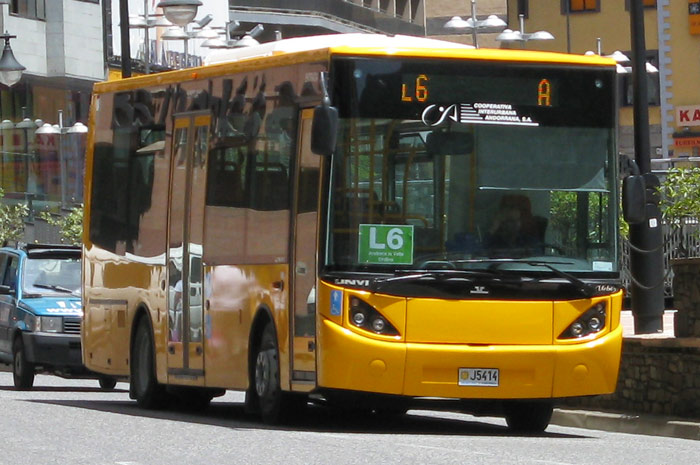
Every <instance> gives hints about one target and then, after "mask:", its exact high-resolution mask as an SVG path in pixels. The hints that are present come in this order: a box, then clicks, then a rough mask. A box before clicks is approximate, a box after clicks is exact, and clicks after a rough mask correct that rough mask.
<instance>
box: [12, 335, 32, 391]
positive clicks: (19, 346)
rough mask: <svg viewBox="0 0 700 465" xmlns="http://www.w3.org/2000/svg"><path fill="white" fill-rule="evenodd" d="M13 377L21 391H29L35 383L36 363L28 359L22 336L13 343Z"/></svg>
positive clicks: (16, 386)
mask: <svg viewBox="0 0 700 465" xmlns="http://www.w3.org/2000/svg"><path fill="white" fill-rule="evenodd" d="M12 379H13V380H14V383H15V388H16V389H19V390H20V391H27V390H29V389H31V388H32V386H33V385H34V365H32V364H31V363H29V362H28V361H27V357H26V354H25V352H24V343H23V342H22V336H18V337H16V338H15V342H14V343H13V344H12Z"/></svg>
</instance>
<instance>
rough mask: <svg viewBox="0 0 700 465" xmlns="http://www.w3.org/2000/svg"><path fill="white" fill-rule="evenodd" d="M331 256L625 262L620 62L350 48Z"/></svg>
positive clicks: (338, 267) (438, 262) (338, 71)
mask: <svg viewBox="0 0 700 465" xmlns="http://www.w3.org/2000/svg"><path fill="white" fill-rule="evenodd" d="M332 76H333V79H334V80H333V91H334V92H335V95H336V101H337V102H340V103H339V105H338V107H339V111H340V116H341V120H340V121H341V123H340V132H339V137H338V145H337V149H336V151H335V153H334V155H333V158H332V167H331V186H330V196H329V200H328V205H327V210H328V222H327V228H326V230H327V237H326V252H325V265H326V269H327V270H335V271H376V272H380V273H382V272H395V271H400V270H406V269H409V270H415V269H431V268H444V269H470V268H479V267H484V266H486V264H490V265H492V264H493V263H497V262H504V263H501V264H499V267H501V268H509V269H522V270H523V271H543V270H544V268H539V269H538V268H537V267H532V266H531V265H532V263H535V262H540V263H541V262H546V263H548V264H549V265H550V266H554V267H556V268H557V269H559V270H562V271H566V272H573V273H586V274H589V275H591V274H593V273H596V274H598V275H605V274H609V273H616V272H617V271H618V259H617V243H616V239H615V238H616V237H617V236H616V233H615V231H616V228H617V227H618V225H617V214H618V213H617V205H616V202H615V200H614V199H615V198H616V195H615V190H616V189H617V166H616V162H615V160H616V158H615V140H614V129H613V128H614V127H615V115H614V113H613V112H612V111H611V107H612V105H610V101H611V99H613V98H614V97H613V95H614V85H615V81H614V77H615V76H614V72H613V71H612V70H608V69H601V68H593V69H591V68H583V67H579V68H575V69H571V68H566V69H564V68H562V67H555V66H551V67H542V66H541V65H540V66H538V67H537V68H536V69H535V68H534V67H528V66H523V65H513V64H509V65H499V64H494V63H490V64H489V65H488V66H486V65H484V64H478V63H474V62H460V63H455V62H446V61H438V60H431V61H428V60H420V59H411V60H406V59H396V60H394V61H387V60H382V61H381V62H380V61H378V60H374V59H371V58H366V59H350V58H343V59H338V60H336V61H335V62H334V67H333V68H332Z"/></svg>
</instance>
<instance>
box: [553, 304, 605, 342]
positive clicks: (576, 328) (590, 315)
mask: <svg viewBox="0 0 700 465" xmlns="http://www.w3.org/2000/svg"><path fill="white" fill-rule="evenodd" d="M606 315H607V313H606V310H605V302H598V303H597V304H595V305H594V306H592V307H591V308H589V309H588V310H586V311H585V312H584V313H583V315H581V316H580V317H578V318H577V319H576V321H574V322H573V323H571V324H570V325H569V327H568V328H566V330H565V331H564V332H563V333H561V335H560V336H559V338H560V339H577V338H581V337H585V336H588V335H590V334H594V333H597V332H600V331H602V330H603V328H605V320H606Z"/></svg>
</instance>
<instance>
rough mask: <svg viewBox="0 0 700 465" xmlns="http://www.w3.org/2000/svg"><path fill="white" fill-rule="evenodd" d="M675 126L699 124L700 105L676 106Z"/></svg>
mask: <svg viewBox="0 0 700 465" xmlns="http://www.w3.org/2000/svg"><path fill="white" fill-rule="evenodd" d="M676 126H700V105H689V106H684V107H676Z"/></svg>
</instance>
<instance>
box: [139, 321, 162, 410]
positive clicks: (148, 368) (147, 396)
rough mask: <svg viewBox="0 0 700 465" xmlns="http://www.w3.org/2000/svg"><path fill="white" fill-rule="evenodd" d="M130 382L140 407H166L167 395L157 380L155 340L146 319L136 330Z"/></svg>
mask: <svg viewBox="0 0 700 465" xmlns="http://www.w3.org/2000/svg"><path fill="white" fill-rule="evenodd" d="M130 382H131V385H132V386H131V388H132V392H133V393H134V395H135V397H136V403H137V404H138V405H139V407H141V408H146V409H158V408H162V407H164V406H165V404H166V395H167V394H166V392H165V388H164V387H163V386H162V385H160V384H158V380H157V378H156V369H155V357H154V353H153V340H152V338H151V330H150V327H149V325H148V323H147V322H146V320H145V319H142V320H141V321H140V322H139V324H138V328H136V336H135V337H134V346H133V351H132V354H131V380H130Z"/></svg>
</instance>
